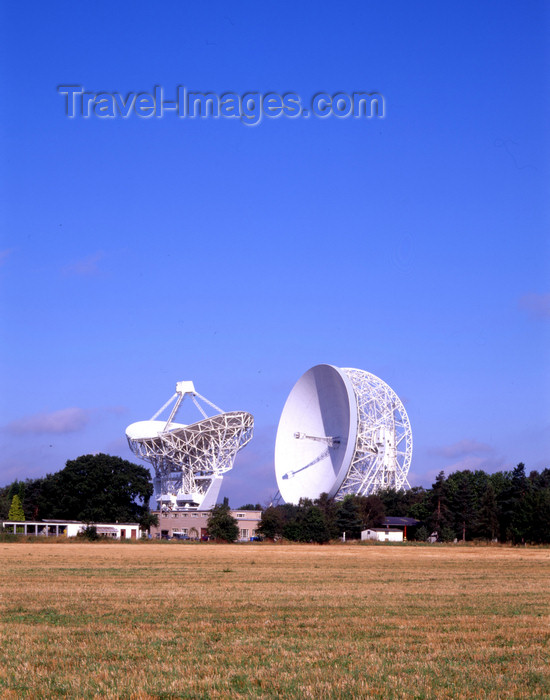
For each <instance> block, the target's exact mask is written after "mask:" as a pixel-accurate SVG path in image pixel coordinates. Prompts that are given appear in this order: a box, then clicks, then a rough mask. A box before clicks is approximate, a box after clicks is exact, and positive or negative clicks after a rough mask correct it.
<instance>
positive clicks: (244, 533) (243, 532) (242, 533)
mask: <svg viewBox="0 0 550 700" xmlns="http://www.w3.org/2000/svg"><path fill="white" fill-rule="evenodd" d="M240 539H241V540H247V539H248V530H240Z"/></svg>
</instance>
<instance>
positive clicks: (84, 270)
mask: <svg viewBox="0 0 550 700" xmlns="http://www.w3.org/2000/svg"><path fill="white" fill-rule="evenodd" d="M104 256H105V254H104V253H103V252H102V251H99V252H98V253H94V255H89V256H88V257H86V258H82V259H81V260H75V262H73V263H71V264H70V265H66V266H65V267H64V268H63V273H64V274H65V275H69V276H74V277H93V276H94V275H98V274H99V272H100V269H99V262H100V260H102V259H103V258H104Z"/></svg>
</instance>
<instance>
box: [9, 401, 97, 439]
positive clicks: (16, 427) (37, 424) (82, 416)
mask: <svg viewBox="0 0 550 700" xmlns="http://www.w3.org/2000/svg"><path fill="white" fill-rule="evenodd" d="M89 420H90V412H89V411H87V410H85V409H83V408H76V407H71V408H64V409H62V410H60V411H52V412H51V413H35V414H34V415H32V416H25V417H24V418H19V419H18V420H15V421H12V422H11V423H9V424H8V425H7V426H6V428H5V430H6V431H7V432H9V433H12V434H14V435H29V434H34V435H37V434H44V433H52V434H63V433H76V432H78V431H79V430H82V429H83V428H85V427H86V425H87V424H88V422H89Z"/></svg>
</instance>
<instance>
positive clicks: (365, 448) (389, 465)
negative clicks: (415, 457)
mask: <svg viewBox="0 0 550 700" xmlns="http://www.w3.org/2000/svg"><path fill="white" fill-rule="evenodd" d="M342 371H343V372H345V373H346V374H347V376H348V377H349V378H350V380H351V382H352V384H353V389H354V392H355V398H356V401H357V416H358V424H357V440H356V444H355V452H354V455H353V458H352V460H351V464H350V467H349V469H348V472H347V474H346V476H345V477H344V480H343V482H342V485H341V486H340V488H339V489H338V493H337V494H336V500H340V501H341V500H343V498H344V497H345V496H347V495H348V494H355V495H358V496H368V495H370V494H373V493H376V492H377V491H379V490H380V489H386V488H393V489H396V490H399V489H401V488H404V487H406V486H407V487H409V488H410V485H409V483H408V481H407V474H408V472H409V468H410V466H411V458H412V447H413V441H412V431H411V424H410V422H409V417H408V416H407V412H406V411H405V407H404V406H403V404H402V402H401V400H400V399H399V397H398V396H397V394H396V393H395V391H393V389H392V388H391V387H389V386H388V385H387V384H386V383H385V382H383V381H382V380H381V379H379V378H378V377H375V376H374V374H370V372H365V371H364V370H360V369H351V368H343V369H342Z"/></svg>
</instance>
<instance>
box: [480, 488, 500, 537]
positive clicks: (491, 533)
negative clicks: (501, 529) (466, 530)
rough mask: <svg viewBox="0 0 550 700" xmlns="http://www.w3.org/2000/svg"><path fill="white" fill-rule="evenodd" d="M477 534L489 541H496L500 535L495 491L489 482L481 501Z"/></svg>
mask: <svg viewBox="0 0 550 700" xmlns="http://www.w3.org/2000/svg"><path fill="white" fill-rule="evenodd" d="M477 533H478V534H479V535H480V536H481V537H484V538H485V539H488V540H494V539H495V537H496V536H497V534H498V507H497V500H496V497H495V490H494V488H493V485H492V483H491V482H490V481H489V483H488V484H487V489H486V490H485V494H484V496H483V499H482V501H481V507H480V509H479V513H478V518H477Z"/></svg>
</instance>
